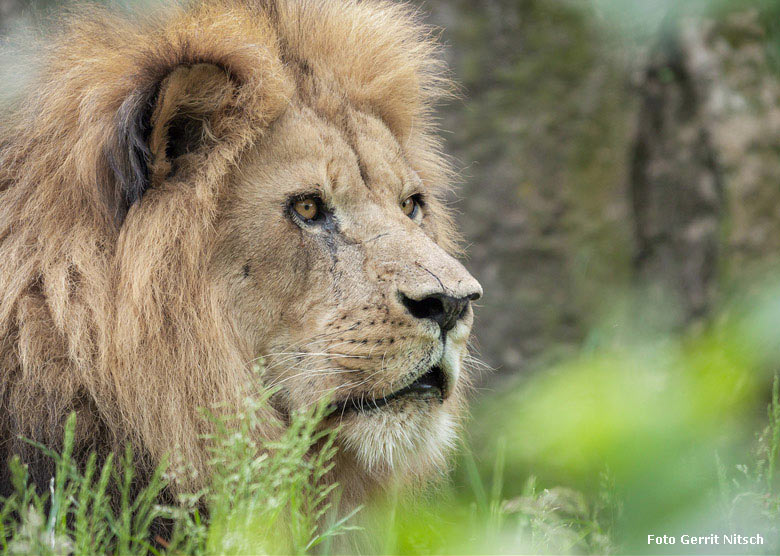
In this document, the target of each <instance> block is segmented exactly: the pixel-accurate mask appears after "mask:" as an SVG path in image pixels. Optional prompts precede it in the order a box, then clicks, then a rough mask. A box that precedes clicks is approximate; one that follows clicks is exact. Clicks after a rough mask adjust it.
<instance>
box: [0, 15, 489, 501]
mask: <svg viewBox="0 0 780 556" xmlns="http://www.w3.org/2000/svg"><path fill="white" fill-rule="evenodd" d="M435 54H436V53H435V46H434V45H433V43H432V42H431V40H430V39H429V33H428V30H427V29H426V28H425V27H423V26H421V25H420V24H419V23H417V21H416V20H415V19H414V17H413V16H412V15H411V14H410V12H409V11H408V10H407V9H406V8H405V7H401V6H399V5H396V4H392V3H386V2H381V1H371V2H356V1H352V0H345V1H343V2H331V1H325V0H300V1H295V0H289V1H282V0H278V1H275V2H219V3H214V2H207V3H203V4H200V5H196V6H194V7H189V8H174V9H168V10H166V11H164V12H162V13H159V14H155V15H154V16H149V15H148V14H147V15H146V16H144V17H143V18H138V17H136V18H127V17H119V16H116V15H110V14H107V13H105V12H103V11H97V12H92V13H83V12H81V13H78V14H76V15H74V16H73V17H72V18H71V20H70V23H69V25H68V30H67V31H66V32H65V33H64V34H63V36H62V37H60V38H59V39H58V40H57V41H55V44H54V46H53V47H51V50H50V51H49V54H48V57H47V63H46V64H45V66H44V68H43V70H42V73H41V77H40V79H39V81H38V82H37V84H36V87H37V89H36V92H35V94H33V95H31V96H30V97H29V102H28V103H27V109H26V110H22V111H20V112H18V113H17V114H16V115H14V116H13V117H12V118H11V119H9V123H8V125H7V128H6V129H7V133H6V140H5V143H4V144H3V148H2V153H1V156H2V160H0V163H1V164H0V165H1V166H2V170H0V270H2V272H0V299H2V305H0V333H2V340H3V342H2V351H1V352H0V365H1V367H0V370H1V371H2V376H1V377H0V403H2V405H3V406H4V408H5V409H6V410H7V411H8V415H9V416H10V417H9V418H0V440H2V437H11V436H13V435H15V434H23V435H25V436H32V437H34V438H37V439H39V440H42V441H53V439H54V438H56V434H58V433H59V430H57V429H58V427H59V426H60V425H61V423H62V419H63V417H64V415H65V414H66V413H67V412H68V411H70V410H76V411H77V412H79V414H80V415H81V419H79V422H80V423H81V425H80V426H81V430H80V435H81V437H82V438H83V441H84V442H91V443H92V444H95V443H96V442H103V443H110V442H116V441H118V440H124V439H132V440H134V441H135V442H136V443H137V444H138V445H140V446H142V447H143V450H144V453H145V454H147V455H149V456H151V458H152V460H156V459H158V458H160V457H161V456H162V455H163V454H164V453H165V452H167V451H169V450H170V449H171V448H173V447H176V448H177V449H179V450H181V451H183V452H184V455H185V457H186V458H187V459H188V460H189V461H191V462H193V463H194V464H195V465H196V466H201V465H203V463H204V461H205V459H206V455H205V449H204V441H203V440H202V433H203V432H205V430H206V428H207V427H208V425H207V424H206V423H205V422H204V420H203V419H202V418H201V417H200V415H199V413H198V409H199V408H201V407H204V406H205V407H211V406H215V405H216V404H227V405H228V406H230V404H231V403H237V401H238V400H240V398H241V396H243V395H244V394H245V392H246V391H247V388H252V387H253V386H252V385H253V384H255V381H256V377H255V375H253V373H252V366H253V364H254V363H255V362H256V361H258V359H259V358H262V359H263V361H264V365H263V369H264V370H263V374H262V383H263V384H262V387H275V388H277V390H275V391H276V393H275V394H274V396H273V398H272V399H271V406H272V407H271V408H269V415H268V417H269V423H272V424H273V423H276V424H277V426H274V425H269V428H268V430H267V431H266V434H268V435H273V434H275V430H278V427H280V426H283V424H284V422H285V419H286V418H287V417H288V416H289V414H290V413H291V412H292V411H295V410H297V409H300V408H303V407H307V406H310V405H312V404H314V403H316V402H317V401H318V400H320V399H321V398H322V397H323V396H330V400H331V403H332V405H331V410H330V415H329V417H328V419H329V420H330V421H332V422H334V423H335V422H338V423H340V424H341V425H342V428H341V431H340V435H339V437H338V442H339V443H340V446H341V448H342V449H341V451H340V456H339V461H338V466H340V468H341V469H342V471H341V472H339V471H338V469H337V475H340V476H341V477H340V478H341V479H342V481H345V482H348V483H349V482H358V483H361V485H360V486H359V487H356V488H360V489H362V488H364V487H366V486H369V483H371V482H372V481H376V480H385V479H386V478H387V477H389V476H390V475H392V474H394V473H398V472H399V471H400V472H403V474H405V475H415V474H420V473H423V472H424V471H425V470H426V469H430V468H431V467H432V466H433V467H435V466H438V465H441V464H442V463H443V460H442V456H443V453H444V452H445V450H444V448H445V447H446V446H447V445H449V444H451V442H452V436H453V431H454V428H455V425H456V422H457V417H458V414H459V412H460V406H461V405H462V399H463V395H464V393H463V391H464V387H465V386H464V385H465V384H466V383H467V378H466V377H465V376H464V375H465V373H464V372H463V371H462V370H461V362H462V360H463V357H464V355H465V352H466V343H467V339H468V336H469V332H470V328H471V324H472V320H473V313H472V309H471V301H472V300H474V299H477V298H478V297H479V296H480V295H481V289H480V286H479V284H478V283H477V282H476V281H475V280H474V278H473V277H472V276H471V275H470V274H469V273H468V272H467V271H466V270H465V269H464V268H463V266H462V265H461V264H460V263H459V262H457V261H456V260H455V258H453V253H454V251H455V245H456V241H455V233H454V230H453V227H452V224H451V220H450V218H449V216H448V212H447V210H446V208H445V206H444V204H443V200H442V197H443V195H444V194H445V193H446V191H447V187H448V178H449V174H448V168H447V165H446V163H445V162H444V160H443V159H442V157H441V156H440V154H439V148H438V142H437V140H436V138H435V135H434V129H433V125H432V120H431V116H430V113H429V112H430V108H431V104H432V102H433V101H434V100H435V99H436V98H437V97H438V96H439V95H440V94H441V92H442V86H443V85H446V81H444V80H443V79H441V71H440V68H439V65H438V63H437V59H436V55H435ZM36 399H37V400H42V401H43V403H36V402H35V400H36ZM96 439H101V440H96ZM12 444H13V443H12ZM0 463H2V462H0ZM347 473H348V474H349V477H345V474H347Z"/></svg>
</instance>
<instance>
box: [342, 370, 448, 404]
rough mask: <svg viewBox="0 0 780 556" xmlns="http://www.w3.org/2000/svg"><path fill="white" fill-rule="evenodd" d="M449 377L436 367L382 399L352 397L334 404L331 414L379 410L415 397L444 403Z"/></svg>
mask: <svg viewBox="0 0 780 556" xmlns="http://www.w3.org/2000/svg"><path fill="white" fill-rule="evenodd" d="M446 382H447V377H446V375H445V373H444V371H443V370H442V368H441V367H440V366H439V365H434V366H433V367H431V369H430V370H429V371H428V372H427V373H425V374H424V375H422V376H420V377H419V378H418V379H417V380H415V381H414V382H412V383H411V384H410V385H409V386H405V387H404V388H401V389H400V390H397V391H395V392H393V393H392V394H388V395H387V396H384V397H382V398H368V399H366V398H363V397H352V398H348V399H346V400H344V401H342V402H338V403H335V404H333V407H332V409H331V412H330V413H331V414H337V413H344V412H345V411H371V410H377V409H380V408H382V407H384V406H385V405H387V404H388V403H390V402H392V401H393V400H397V399H399V398H406V397H415V398H418V399H427V398H437V399H438V400H439V401H444V393H445V392H446Z"/></svg>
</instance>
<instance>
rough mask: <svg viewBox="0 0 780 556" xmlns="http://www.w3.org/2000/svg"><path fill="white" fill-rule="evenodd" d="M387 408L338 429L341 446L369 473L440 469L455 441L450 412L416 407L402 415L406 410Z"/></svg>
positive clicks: (366, 414)
mask: <svg viewBox="0 0 780 556" xmlns="http://www.w3.org/2000/svg"><path fill="white" fill-rule="evenodd" d="M405 403H409V402H405ZM433 403H437V402H433ZM388 409H389V408H387V409H383V410H379V411H369V412H366V413H361V414H359V415H355V416H354V417H352V418H351V420H355V421H359V422H353V423H350V424H349V426H346V427H344V429H343V430H342V432H341V438H342V442H343V443H344V447H345V448H346V449H347V450H348V451H349V452H351V453H352V454H353V455H354V456H355V457H356V458H357V460H358V461H359V463H360V464H361V465H362V466H363V467H365V468H366V470H368V471H369V472H377V473H381V472H398V471H403V470H410V469H418V468H430V467H434V468H443V467H444V466H445V463H446V458H447V454H448V453H449V451H450V450H451V449H452V448H453V447H454V445H455V438H456V423H455V419H454V418H453V416H452V415H451V414H450V412H449V411H447V410H446V409H444V408H441V407H439V406H438V405H436V406H435V407H432V408H431V409H425V408H420V409H418V410H416V411H414V414H413V415H409V414H407V413H406V411H405V410H407V409H408V408H402V410H401V411H393V410H388Z"/></svg>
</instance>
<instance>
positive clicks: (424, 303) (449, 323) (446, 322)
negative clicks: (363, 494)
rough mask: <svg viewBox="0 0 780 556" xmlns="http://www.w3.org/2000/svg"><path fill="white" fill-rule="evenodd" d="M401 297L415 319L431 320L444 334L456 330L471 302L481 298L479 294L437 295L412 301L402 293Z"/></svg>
mask: <svg viewBox="0 0 780 556" xmlns="http://www.w3.org/2000/svg"><path fill="white" fill-rule="evenodd" d="M399 293H400V292H399ZM400 296H401V302H402V303H403V304H404V306H405V307H406V309H407V310H408V311H409V312H410V313H411V314H412V315H413V316H414V317H416V318H418V319H431V320H432V321H434V322H435V323H436V324H438V325H439V327H441V329H442V330H443V331H444V332H447V331H448V330H452V329H453V328H455V325H456V324H458V321H459V320H460V319H461V318H463V316H464V315H465V314H466V312H467V311H468V308H469V304H470V303H471V300H476V299H479V298H480V294H479V293H478V292H477V293H473V294H471V295H469V296H467V297H452V296H451V295H444V294H441V293H437V294H433V295H429V296H428V297H425V298H423V299H420V300H415V299H411V298H410V297H407V296H406V295H404V294H403V293H400Z"/></svg>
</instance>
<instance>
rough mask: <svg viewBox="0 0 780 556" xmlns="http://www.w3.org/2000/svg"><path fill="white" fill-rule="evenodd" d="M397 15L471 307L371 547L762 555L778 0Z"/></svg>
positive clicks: (558, 5) (523, 1) (775, 250)
mask: <svg viewBox="0 0 780 556" xmlns="http://www.w3.org/2000/svg"><path fill="white" fill-rule="evenodd" d="M418 3H419V5H420V9H421V10H422V14H423V17H424V18H425V19H426V20H427V21H428V22H429V23H431V24H432V25H434V26H436V27H438V28H440V29H441V33H442V40H443V42H444V43H445V45H446V48H445V55H446V57H447V59H448V62H449V65H450V68H451V71H452V74H453V77H454V78H455V80H456V81H457V82H459V83H460V84H461V86H462V89H461V95H460V98H458V99H456V100H453V101H451V102H449V103H448V104H446V105H445V106H443V107H442V108H441V111H440V115H441V119H442V128H443V129H444V130H446V131H444V132H443V133H444V134H445V139H446V143H447V148H448V150H449V153H450V154H451V155H452V156H453V157H454V159H455V161H456V164H457V167H458V169H459V171H460V174H459V176H460V180H459V181H460V184H459V185H460V187H459V188H458V190H457V191H456V193H455V194H454V195H453V199H452V201H453V204H454V207H455V208H456V209H457V211H458V215H457V218H458V222H459V225H460V228H461V230H462V231H463V234H464V237H465V240H466V245H467V247H468V259H467V261H466V263H467V266H468V267H469V269H470V270H471V271H472V273H473V274H474V275H475V276H476V277H477V278H478V279H479V280H480V282H481V283H482V285H483V287H484V290H485V296H484V298H483V300H482V301H480V304H481V306H480V307H479V308H478V309H477V320H476V326H475V331H476V340H475V348H476V349H475V356H476V357H477V359H478V360H474V361H472V365H473V366H474V367H475V368H477V370H478V371H479V372H480V374H479V376H480V378H479V381H478V389H477V393H476V395H475V397H476V402H475V406H474V410H473V417H472V419H471V421H470V423H469V425H468V427H467V431H466V437H467V446H468V447H465V448H464V449H463V450H462V454H461V456H460V457H459V460H458V466H457V471H456V472H455V474H454V476H453V478H452V480H451V484H450V486H449V488H448V489H447V490H446V492H445V493H443V494H441V493H440V494H438V495H437V496H438V497H435V498H432V501H431V502H430V505H428V506H426V505H425V504H423V505H422V506H421V507H420V509H419V512H420V513H415V512H412V511H405V512H403V515H401V512H395V513H393V514H392V515H393V516H397V519H395V517H394V520H395V521H393V523H394V525H393V527H394V528H393V529H392V531H391V532H390V533H389V534H388V535H387V539H388V541H387V542H388V543H389V544H387V545H386V549H387V550H388V551H390V552H410V553H436V552H464V553H469V552H552V553H569V552H571V553H607V552H624V551H627V552H646V553H662V552H672V553H696V552H704V553H712V552H717V551H724V552H728V553H735V552H736V553H767V554H772V553H778V552H779V551H780V543H779V542H778V526H780V497H779V496H778V494H777V493H778V484H777V483H778V481H777V478H776V476H775V475H776V474H775V472H774V468H775V462H776V459H777V455H778V446H780V425H779V423H780V409H778V404H777V396H776V395H775V398H774V399H775V402H774V405H772V399H773V398H772V382H773V376H774V373H775V372H777V371H778V370H780V365H779V363H780V356H778V349H777V346H778V341H777V339H778V337H780V303H779V301H780V289H778V288H777V284H776V283H775V280H774V277H775V276H777V273H776V271H773V269H776V268H777V263H778V262H779V259H780V1H777V0H764V1H762V0H729V1H726V0H723V1H718V0H711V1H703V0H686V1H685V2H681V1H675V0H480V1H479V2H473V1H470V0H425V1H424V2H418ZM56 4H57V3H56V2H43V1H35V2H30V1H24V0H0V34H2V35H3V36H4V37H10V39H11V40H12V42H13V41H16V42H18V39H19V38H20V37H22V38H23V37H24V33H25V32H26V31H25V29H26V27H27V26H30V25H33V26H34V25H35V22H36V21H37V20H38V19H39V18H40V17H41V14H43V13H46V12H47V11H49V10H51V9H52V8H53V7H54V6H55V5H56ZM4 40H5V39H4ZM4 44H5V47H4V49H3V51H2V57H0V77H2V80H3V86H2V91H3V94H6V95H7V94H8V92H7V89H8V87H9V86H10V87H13V85H14V84H16V83H19V82H20V81H21V80H22V79H24V77H25V76H24V72H21V73H19V72H18V70H13V71H12V70H11V68H12V65H11V61H16V62H18V58H15V57H14V54H13V53H12V51H11V50H9V47H8V44H11V43H7V42H6V43H4ZM487 367H489V368H490V369H492V370H487V371H486V370H484V369H485V368H487ZM480 369H481V370H480ZM767 406H769V414H767ZM683 532H687V533H690V534H694V533H696V534H711V533H716V534H721V535H722V534H725V533H739V534H742V535H745V536H750V535H755V534H759V533H760V534H761V535H762V536H763V539H764V544H762V545H748V546H723V545H720V546H715V547H713V546H708V547H696V546H682V545H680V544H679V541H678V543H677V545H676V546H657V545H654V544H652V545H649V544H648V543H647V535H648V534H655V535H664V534H667V535H679V534H682V533H683Z"/></svg>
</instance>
